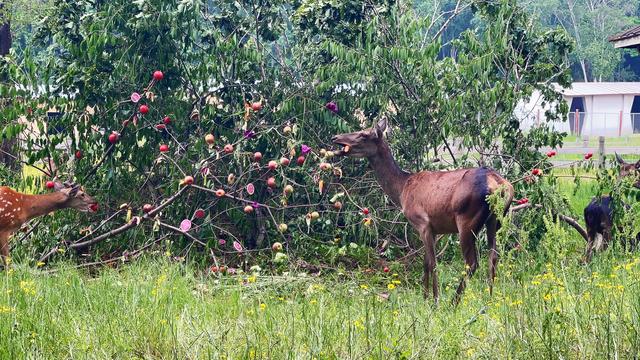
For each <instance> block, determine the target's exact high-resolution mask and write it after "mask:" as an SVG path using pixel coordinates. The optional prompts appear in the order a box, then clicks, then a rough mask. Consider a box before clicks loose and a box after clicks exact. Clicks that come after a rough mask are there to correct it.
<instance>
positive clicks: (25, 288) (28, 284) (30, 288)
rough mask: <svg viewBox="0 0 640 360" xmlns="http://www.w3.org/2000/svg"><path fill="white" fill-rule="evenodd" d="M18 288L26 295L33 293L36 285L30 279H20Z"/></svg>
mask: <svg viewBox="0 0 640 360" xmlns="http://www.w3.org/2000/svg"><path fill="white" fill-rule="evenodd" d="M20 289H21V290H22V292H24V293H25V294H26V295H35V294H36V287H35V284H34V283H33V281H32V280H29V281H20Z"/></svg>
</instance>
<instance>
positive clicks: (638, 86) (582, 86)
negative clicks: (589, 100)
mask: <svg viewBox="0 0 640 360" xmlns="http://www.w3.org/2000/svg"><path fill="white" fill-rule="evenodd" d="M554 86H555V88H556V89H557V90H558V91H559V92H560V93H561V94H563V95H564V96H587V95H640V82H574V83H573V84H571V87H570V88H568V89H565V88H563V87H561V86H560V85H558V84H554Z"/></svg>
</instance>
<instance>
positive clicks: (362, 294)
mask: <svg viewBox="0 0 640 360" xmlns="http://www.w3.org/2000/svg"><path fill="white" fill-rule="evenodd" d="M552 232H553V233H554V236H561V237H566V236H567V234H566V233H564V230H563V229H561V228H558V229H555V230H553V231H552ZM565 239H566V238H565ZM547 240H548V241H550V240H551V239H547ZM578 255H579V254H578V253H577V252H576V253H566V254H564V256H566V257H565V258H560V257H558V258H557V259H556V261H554V262H550V263H538V262H536V260H535V258H536V254H527V253H522V252H511V253H508V254H503V258H504V261H502V263H501V266H500V269H499V278H498V280H497V284H496V287H495V289H494V294H493V296H491V295H489V294H488V291H487V287H486V283H485V281H484V278H485V275H486V274H485V272H484V271H480V272H479V273H478V274H477V275H476V276H475V277H474V278H473V279H472V280H471V282H470V286H469V288H468V289H467V292H466V294H465V296H464V298H463V302H462V303H461V304H460V305H459V306H458V307H457V308H453V307H452V306H451V305H450V304H449V300H450V299H451V297H452V295H453V291H454V288H455V285H456V282H457V278H458V276H459V274H460V273H461V272H462V270H463V268H462V265H461V264H458V263H452V264H441V265H440V267H439V271H440V275H441V276H440V279H441V284H442V290H443V299H442V301H441V302H440V303H439V304H438V305H434V304H433V302H432V301H430V300H427V301H424V300H423V298H422V295H421V292H420V288H419V286H418V285H417V281H418V278H419V276H418V274H416V273H411V272H404V271H398V272H397V273H395V274H398V275H394V274H393V273H390V274H384V273H378V274H377V275H372V276H364V275H361V274H359V273H353V274H343V275H337V274H336V275H332V276H327V277H319V278H318V277H311V276H308V275H303V274H296V273H291V274H289V275H286V276H285V275H283V276H277V277H272V276H260V275H258V276H253V275H239V276H234V277H230V276H226V277H223V278H222V279H217V278H215V277H211V276H206V275H204V273H203V272H202V269H195V268H191V267H189V266H185V265H182V264H171V263H168V262H158V261H151V260H146V261H142V262H139V263H136V264H133V265H128V266H124V267H123V268H122V269H120V270H112V269H105V270H102V271H100V272H99V273H98V274H95V276H90V275H89V274H87V273H83V272H81V271H78V270H74V269H72V268H70V267H61V268H58V269H57V271H56V272H55V273H52V274H48V273H45V272H42V271H39V270H34V269H29V268H25V267H22V266H17V267H15V268H14V270H12V271H10V272H6V273H4V274H3V276H2V278H3V279H2V282H0V284H1V285H0V291H1V295H0V357H1V358H6V359H17V358H40V359H58V358H83V359H84V358H100V359H104V358H127V359H128V358H150V359H160V358H179V359H207V358H213V359H221V358H229V359H240V358H241V359H265V358H276V359H280V358H296V359H297V358H299V359H312V358H317V359H338V358H339V359H344V358H347V359H364V358H366V359H369V358H371V359H389V358H403V359H408V358H432V359H443V358H491V359H495V358H520V359H531V358H565V359H567V358H572V359H589V358H631V357H633V356H634V355H635V354H637V353H638V351H640V346H639V345H640V336H639V334H638V329H640V323H639V319H640V300H639V299H640V289H639V288H638V281H637V279H638V276H639V275H640V259H639V258H634V257H632V256H620V257H616V256H614V255H612V254H610V253H609V254H604V255H601V256H599V257H597V258H596V260H595V262H594V263H593V264H592V265H590V266H582V265H579V264H578V262H577V259H578V257H579V256H578Z"/></svg>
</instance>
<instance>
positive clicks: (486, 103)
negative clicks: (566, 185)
mask: <svg viewBox="0 0 640 360" xmlns="http://www.w3.org/2000/svg"><path fill="white" fill-rule="evenodd" d="M471 10H472V11H473V13H474V14H475V17H476V18H477V19H478V24H477V26H476V27H475V28H474V29H470V30H467V31H465V32H463V33H461V34H460V35H459V36H458V37H457V38H456V39H455V40H454V41H453V42H452V43H451V46H453V48H454V49H455V57H448V58H441V57H440V56H439V53H440V52H441V49H442V48H441V46H442V42H441V37H440V35H441V34H442V32H444V31H445V30H446V24H443V26H441V30H442V31H437V32H436V33H434V32H433V30H432V28H434V26H436V25H435V23H432V22H431V21H429V19H425V18H421V17H419V16H417V15H416V13H415V12H414V10H413V9H412V8H411V7H409V6H406V4H404V3H401V2H400V3H396V2H383V1H380V2H368V1H364V2H363V1H350V2H342V3H340V4H337V3H334V2H325V1H304V2H301V3H295V4H291V3H285V2H278V1H274V2H269V3H261V4H257V3H253V2H235V3H222V4H217V3H216V4H213V3H210V2H202V1H161V0H144V1H143V0H140V1H134V2H130V1H124V0H122V1H120V0H118V1H109V2H93V1H62V0H61V1H56V2H55V3H54V7H53V9H52V12H51V13H50V14H49V15H48V16H47V17H46V18H44V19H43V21H42V24H41V27H40V28H39V29H38V33H37V34H36V37H35V41H36V44H38V45H39V46H41V47H46V50H43V51H45V52H46V54H49V56H46V57H42V56H33V55H34V54H29V53H28V52H27V53H25V54H24V56H10V57H7V58H5V59H4V60H3V61H4V62H5V65H6V66H4V67H3V75H4V76H5V78H6V79H7V80H6V81H5V82H4V83H3V86H2V87H1V88H0V89H1V92H0V95H1V96H2V97H3V98H4V99H11V101H10V102H9V101H7V104H9V106H5V107H4V108H3V109H2V115H3V116H2V118H3V119H5V120H3V121H4V122H5V123H4V124H3V133H4V135H5V136H6V137H12V136H15V135H17V134H18V132H20V131H22V134H27V135H26V136H25V138H24V149H23V150H24V151H23V154H24V160H25V161H26V163H28V164H32V165H36V166H43V164H48V159H49V158H52V159H53V162H54V163H55V164H57V166H58V168H59V173H60V175H61V176H67V177H74V178H75V179H76V180H77V181H79V182H81V183H83V184H84V185H85V186H86V187H87V190H88V192H89V193H92V194H95V195H96V197H97V198H98V199H99V200H100V201H101V203H102V204H103V206H102V210H101V213H100V214H99V216H100V217H103V218H107V217H108V216H109V215H112V214H116V215H114V216H112V217H109V221H107V222H105V223H101V224H100V225H99V227H100V231H99V232H103V231H106V230H109V229H115V228H118V227H119V226H121V225H122V223H123V222H124V223H127V222H129V223H131V221H137V220H135V219H136V218H133V216H135V215H139V216H141V219H142V221H143V222H142V223H141V226H134V230H132V232H129V233H128V234H127V236H120V237H114V238H113V239H111V240H110V241H107V242H104V243H102V244H99V245H98V246H97V247H95V246H94V247H93V252H92V253H91V254H92V255H93V257H95V256H106V257H108V256H110V254H112V253H115V254H120V253H122V252H123V251H125V250H127V249H129V250H130V251H131V250H133V249H137V248H140V247H146V246H147V245H148V241H149V239H154V241H157V242H160V243H161V245H162V246H165V247H167V249H169V250H172V251H176V250H179V251H185V252H186V250H187V249H191V246H193V245H194V244H199V246H198V247H197V248H198V249H200V250H202V252H201V253H202V254H209V249H213V250H214V253H215V254H218V255H219V254H225V253H231V254H243V252H238V251H237V249H238V248H240V249H246V248H249V249H253V248H257V249H264V248H269V247H270V245H271V244H272V243H273V242H275V241H281V242H282V241H284V242H285V244H286V246H287V247H288V250H289V253H290V254H296V255H299V256H301V257H305V255H306V254H312V256H313V257H316V256H317V255H318V254H320V255H321V256H322V257H323V258H328V259H334V260H335V259H340V258H341V257H342V256H343V255H345V254H346V253H350V255H353V256H355V257H356V258H360V259H366V258H367V257H368V256H369V254H370V250H367V249H369V248H367V247H359V245H372V246H373V247H375V248H377V249H379V250H381V251H383V250H384V251H386V255H388V256H391V257H393V256H394V254H396V253H397V250H399V249H406V248H407V247H410V246H411V245H412V244H411V243H412V241H411V240H410V236H408V235H407V232H406V231H405V229H406V224H405V223H403V222H402V221H398V213H397V212H396V211H387V210H388V209H390V208H391V205H390V204H387V203H386V201H385V199H384V197H383V196H382V193H381V191H380V190H379V188H378V187H377V186H372V185H373V184H374V179H373V178H372V177H371V176H370V174H369V173H368V170H367V168H366V162H358V161H351V160H342V161H339V162H336V161H335V158H332V156H331V151H330V146H331V145H330V144H329V142H330V138H331V135H333V134H336V133H340V132H345V131H351V130H357V129H360V128H362V127H367V126H370V124H371V123H372V122H373V121H375V120H377V119H379V118H381V117H387V118H388V119H389V120H390V123H391V125H392V131H391V133H390V134H389V140H390V142H391V143H392V148H394V149H395V150H397V153H398V155H397V157H398V161H399V162H400V163H401V165H402V166H404V167H406V168H409V169H411V170H414V171H416V170H421V169H424V168H445V167H448V166H447V165H444V163H445V162H452V166H465V165H477V164H486V165H490V166H492V167H494V168H497V169H498V170H499V171H501V172H502V173H503V174H505V176H507V177H509V178H511V179H517V178H521V177H523V176H527V177H528V174H529V173H530V170H531V168H532V167H534V166H540V164H544V159H545V157H543V156H542V155H540V154H539V152H538V151H537V150H538V149H539V148H540V147H542V146H547V145H549V146H556V145H558V144H559V143H560V139H561V136H560V134H557V133H555V132H553V131H552V130H551V129H549V128H548V127H546V126H544V125H543V126H541V127H540V128H538V129H536V130H534V131H531V132H528V133H523V132H522V131H520V129H519V124H518V122H517V120H516V119H515V118H514V116H513V109H514V107H515V106H516V104H517V103H518V101H520V100H522V99H524V98H526V97H527V96H529V95H530V94H531V93H532V91H533V90H534V89H539V90H541V91H542V92H543V93H544V94H545V96H546V98H547V101H549V102H552V101H553V100H555V99H557V95H556V94H555V93H553V92H552V91H550V88H549V86H550V84H549V83H550V81H557V82H560V83H561V84H567V83H568V82H569V80H570V78H569V69H568V63H567V59H568V56H569V54H570V53H571V50H572V42H571V39H570V38H569V37H568V36H567V35H566V33H565V32H563V31H562V30H550V31H542V30H540V29H537V28H536V27H534V26H532V22H531V19H530V17H529V15H528V14H527V12H526V11H525V10H524V9H523V8H521V7H519V6H517V5H516V3H515V1H507V0H504V1H499V2H494V1H475V2H473V4H472V6H471ZM338 30H339V31H338ZM156 70H161V71H162V72H163V76H162V79H160V78H158V79H157V80H153V81H151V75H152V73H153V72H154V71H156ZM150 81H151V82H150ZM134 93H135V94H134ZM138 95H139V97H140V98H139V99H138ZM560 104H562V103H560ZM143 106H144V107H148V111H146V109H144V110H143ZM51 110H56V114H58V116H51ZM564 111H566V109H564V108H563V107H562V106H558V108H554V109H552V110H550V111H549V114H548V116H547V118H548V119H554V118H557V117H558V116H562V114H563V112H564ZM165 118H168V120H166V121H165ZM16 119H20V121H17V120H16ZM113 134H115V135H113ZM111 135H113V136H112V140H109V137H110V136H111ZM207 135H213V139H214V140H213V141H211V139H209V140H208V139H207V137H206V136H207ZM114 140H115V141H114ZM454 143H455V144H454ZM161 145H167V146H168V149H165V151H162V152H161V151H159V148H160V146H161ZM325 148H326V149H325ZM459 149H463V150H462V151H460V150H459ZM256 152H260V153H261V155H262V156H263V157H264V159H262V160H256V158H255V155H254V153H256ZM78 154H80V155H78ZM472 155H476V156H472ZM300 156H304V159H303V160H304V161H303V160H300V159H299V157H300ZM282 158H286V159H287V160H285V161H284V162H285V163H287V162H290V165H288V166H285V165H283V163H282V162H281V159H282ZM514 159H518V161H514ZM299 160H300V163H299V164H298V161H299ZM435 160H439V161H438V162H434V161H435ZM269 161H275V162H276V164H275V165H276V166H273V165H272V166H269V165H268V163H269ZM185 176H193V177H194V178H195V185H197V188H195V187H190V188H189V189H187V190H186V191H184V190H181V189H183V188H182V185H181V182H182V181H181V180H183V179H184V178H185ZM269 178H273V180H269ZM33 181H34V180H33V178H32V179H31V180H28V181H27V182H25V183H24V184H23V186H22V188H26V187H30V186H32V185H34V184H35V185H36V186H41V181H42V179H37V181H36V182H35V183H34V182H33ZM274 182H275V184H274ZM287 185H290V186H292V187H293V191H290V189H285V186H287ZM517 186H518V188H519V192H520V194H521V195H524V194H525V193H526V192H527V191H530V190H528V189H530V188H531V187H536V186H539V185H538V183H537V182H535V181H529V182H518V183H517ZM248 187H249V188H252V187H253V189H252V190H248ZM218 190H221V191H224V195H222V192H220V191H218ZM215 191H218V195H215V194H214V192H215ZM176 193H178V195H179V196H180V197H179V198H177V199H175V201H174V200H172V203H171V204H170V205H169V206H168V207H166V208H164V209H162V211H157V212H152V213H151V215H144V216H143V215H142V212H141V209H142V207H143V205H144V204H149V205H150V206H152V207H153V206H155V207H158V206H160V205H161V204H162V203H163V201H165V200H166V199H168V198H170V197H171V196H172V195H174V194H176ZM364 208H367V211H364ZM198 210H204V214H205V217H204V218H201V217H200V216H198V217H195V214H196V213H198V215H201V214H202V213H201V212H199V211H198ZM369 212H370V213H369ZM147 220H149V221H147ZM182 220H190V221H193V228H192V229H191V230H190V234H192V236H189V237H170V236H169V235H171V234H172V232H174V231H175V229H176V228H177V227H178V224H179V223H181V222H182ZM400 220H402V219H400ZM78 221H79V222H81V223H83V224H84V225H83V226H82V227H81V229H83V230H84V231H85V233H86V230H89V232H91V231H96V230H97V228H98V224H93V225H91V223H92V222H95V221H94V220H90V219H87V218H86V217H84V216H83V217H82V218H70V219H69V220H66V221H61V222H59V223H56V225H54V226H50V227H49V228H48V234H47V230H43V231H41V232H38V234H39V237H38V238H37V241H34V242H33V244H34V246H32V247H31V248H30V250H29V251H30V252H31V253H30V254H28V255H29V256H30V257H33V256H35V252H41V251H44V250H46V249H47V248H49V247H52V246H54V245H55V244H57V243H59V242H60V241H73V240H77V239H78V238H79V235H78V228H77V227H75V226H70V224H72V223H75V222H78ZM147 224H148V225H147ZM283 224H285V225H287V226H286V227H287V228H288V231H287V230H284V225H283ZM85 227H86V228H85ZM131 234H134V235H135V236H130V235H131ZM96 235H97V233H96ZM166 239H174V240H175V241H176V242H175V243H171V242H163V240H166ZM199 239H201V240H199ZM232 243H235V245H236V249H235V250H234V249H233V248H232V247H231V244H232ZM351 243H353V245H355V246H350V245H349V244H351ZM389 244H391V245H389ZM63 248H64V246H61V250H62V249H63ZM191 253H193V252H191ZM240 259H243V257H240Z"/></svg>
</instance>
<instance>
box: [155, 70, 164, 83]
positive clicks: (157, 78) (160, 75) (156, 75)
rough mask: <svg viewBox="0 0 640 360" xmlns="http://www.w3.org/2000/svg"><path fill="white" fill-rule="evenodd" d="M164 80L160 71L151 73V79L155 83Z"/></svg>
mask: <svg viewBox="0 0 640 360" xmlns="http://www.w3.org/2000/svg"><path fill="white" fill-rule="evenodd" d="M163 78H164V74H163V73H162V71H160V70H156V71H154V72H153V79H154V80H155V81H160V80H162V79H163Z"/></svg>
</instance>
